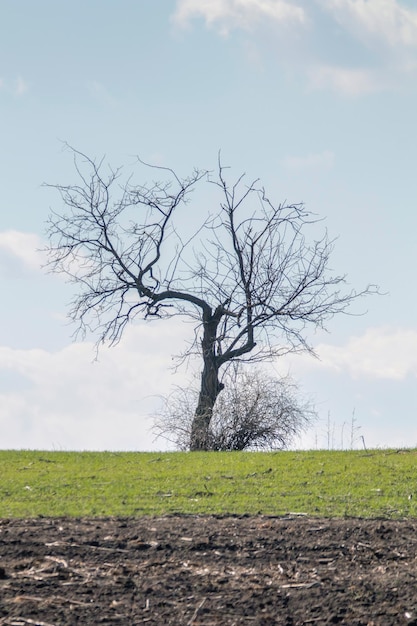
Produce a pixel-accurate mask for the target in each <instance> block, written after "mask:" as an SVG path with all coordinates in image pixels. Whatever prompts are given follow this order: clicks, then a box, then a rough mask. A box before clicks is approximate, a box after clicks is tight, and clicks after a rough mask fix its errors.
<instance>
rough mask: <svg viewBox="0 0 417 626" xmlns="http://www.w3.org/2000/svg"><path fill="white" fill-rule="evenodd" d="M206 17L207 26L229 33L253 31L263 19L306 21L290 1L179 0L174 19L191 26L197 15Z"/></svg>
mask: <svg viewBox="0 0 417 626" xmlns="http://www.w3.org/2000/svg"><path fill="white" fill-rule="evenodd" d="M198 17H202V18H203V19H204V20H205V22H206V24H207V26H209V27H211V26H215V27H216V28H217V29H218V30H219V31H220V33H221V34H223V35H227V34H228V33H229V31H230V30H232V29H234V28H243V29H245V30H250V29H251V28H252V27H253V25H254V24H255V23H256V22H258V21H259V20H261V19H267V20H273V21H275V22H277V23H283V22H298V23H303V22H305V20H306V14H305V11H304V9H302V8H301V7H300V6H297V5H294V3H293V2H288V1H286V0H179V1H178V2H177V8H176V11H175V13H174V16H173V20H174V22H175V23H177V24H178V25H180V26H188V25H189V23H190V21H191V20H192V19H194V18H198Z"/></svg>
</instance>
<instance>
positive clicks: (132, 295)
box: [48, 149, 373, 450]
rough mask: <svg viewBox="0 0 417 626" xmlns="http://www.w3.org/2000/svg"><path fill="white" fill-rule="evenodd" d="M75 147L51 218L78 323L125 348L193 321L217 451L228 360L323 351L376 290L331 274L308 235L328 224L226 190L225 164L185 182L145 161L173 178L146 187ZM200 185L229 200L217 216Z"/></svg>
mask: <svg viewBox="0 0 417 626" xmlns="http://www.w3.org/2000/svg"><path fill="white" fill-rule="evenodd" d="M71 150H72V153H73V157H74V164H75V169H76V173H77V176H78V182H77V183H76V184H72V185H59V184H56V185H49V186H51V187H53V188H54V189H55V190H57V191H58V192H59V194H60V196H61V200H62V203H63V209H62V210H59V211H52V212H51V215H50V218H49V222H48V234H49V241H50V244H49V247H48V252H49V268H50V269H51V270H52V271H55V272H64V273H65V274H67V275H68V276H69V277H70V279H71V280H72V281H73V282H75V283H76V285H77V287H78V288H79V292H78V295H77V296H76V297H75V299H74V301H73V303H72V307H71V310H70V317H71V318H72V320H74V321H75V322H77V324H78V327H77V328H78V331H79V332H81V333H85V332H86V331H92V332H95V333H96V334H97V335H98V344H99V343H100V342H105V341H109V342H110V344H116V343H117V342H118V341H119V339H120V338H121V336H122V333H123V331H124V329H125V328H126V325H127V324H128V323H129V322H130V321H131V320H133V319H134V318H136V317H142V318H146V319H151V318H167V317H172V316H173V315H182V316H187V317H188V318H189V319H191V320H192V321H193V323H194V337H193V341H192V342H191V343H190V345H189V346H188V348H187V350H186V354H190V353H191V352H198V353H199V354H200V356H201V360H202V372H201V387H200V392H199V397H198V401H197V406H196V410H195V414H194V420H193V424H192V430H191V436H190V449H191V450H200V449H206V448H207V447H208V445H209V441H208V436H209V430H210V422H211V419H212V414H213V407H214V405H215V402H216V400H217V397H218V396H219V393H220V392H221V391H222V389H223V383H222V382H221V381H220V378H219V372H220V371H221V369H222V368H223V367H224V366H225V365H226V364H228V363H230V362H233V361H236V360H248V359H250V360H252V361H256V360H258V361H259V360H263V359H270V358H271V357H274V356H279V355H282V354H285V353H287V352H297V351H305V350H307V351H310V352H313V348H312V346H311V344H310V343H309V341H308V340H307V332H306V331H307V328H308V327H313V328H314V327H324V326H325V324H326V322H327V321H328V320H329V319H330V318H332V317H333V316H334V315H335V314H336V313H341V312H345V311H346V310H347V309H348V307H349V305H351V304H352V302H353V301H355V300H356V299H357V298H358V297H359V296H361V295H365V294H368V293H370V292H372V291H373V287H370V286H368V287H366V288H365V289H364V290H362V291H359V292H357V291H354V290H347V291H344V288H345V285H346V282H345V277H344V276H339V275H332V273H331V271H330V269H329V259H330V255H331V252H332V249H333V242H332V241H331V240H329V238H328V236H327V233H326V232H323V233H322V234H321V235H320V236H319V238H317V239H314V238H313V239H312V241H311V242H309V241H308V240H307V239H306V234H307V231H308V230H309V229H310V230H311V231H312V232H316V231H317V228H318V221H317V219H316V218H315V217H314V216H313V215H312V214H311V213H310V212H308V211H307V210H306V209H305V207H304V205H303V204H287V203H286V202H285V203H282V204H280V203H278V204H276V203H274V202H272V201H271V200H270V199H269V198H268V196H267V195H266V193H265V190H264V188H263V187H262V186H261V185H260V184H259V181H258V180H254V181H251V182H249V183H248V184H247V183H246V177H245V176H244V175H241V176H239V177H238V178H237V179H236V180H235V181H234V182H228V179H227V176H226V174H227V171H226V169H227V168H225V167H223V165H222V163H221V161H220V158H219V161H218V167H217V170H216V174H215V175H214V176H213V175H212V174H211V173H209V172H206V171H200V170H194V171H193V172H192V174H191V175H190V176H189V177H187V178H180V177H179V176H178V175H177V174H176V173H175V172H174V171H173V170H172V169H169V168H163V167H154V166H149V165H147V164H145V163H143V162H142V161H140V160H139V159H138V161H137V164H138V166H142V167H145V169H146V168H148V169H149V171H150V172H152V173H153V174H154V175H155V176H163V177H164V178H165V181H164V182H161V181H160V180H154V181H153V182H151V183H144V184H143V185H137V184H134V182H133V178H132V177H131V176H130V177H127V178H125V179H123V170H121V169H117V170H113V169H111V168H107V167H105V165H104V162H103V160H101V161H96V160H95V159H91V158H89V157H88V156H86V155H84V154H82V153H80V152H78V151H77V150H73V149H71ZM202 185H209V187H208V190H209V197H210V202H212V199H211V198H212V193H211V192H213V191H216V192H218V193H219V195H220V198H219V201H218V209H216V211H214V212H210V211H208V210H207V209H206V208H201V205H200V207H199V206H194V207H192V206H191V205H190V204H189V200H190V195H191V192H192V191H194V190H196V192H198V190H199V189H200V187H201V186H202ZM203 206H204V205H203Z"/></svg>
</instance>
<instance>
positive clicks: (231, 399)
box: [154, 363, 317, 451]
mask: <svg viewBox="0 0 417 626" xmlns="http://www.w3.org/2000/svg"><path fill="white" fill-rule="evenodd" d="M222 383H223V384H224V391H223V392H222V393H221V394H220V395H219V397H218V398H217V401H216V403H215V405H214V408H213V414H212V418H211V422H210V426H209V432H208V437H207V442H208V443H207V449H210V450H216V451H230V450H283V449H285V448H288V447H289V446H290V445H291V443H293V441H294V439H295V438H296V437H297V436H298V435H300V434H301V433H302V432H303V431H304V430H306V429H307V428H308V426H310V425H311V423H312V422H313V420H315V419H316V417H317V414H316V412H315V410H314V408H313V407H312V405H311V403H310V402H309V401H307V400H305V399H302V397H301V394H300V391H299V388H298V386H297V385H296V383H295V382H294V381H293V380H292V379H291V378H290V377H289V376H285V377H283V378H277V377H274V376H272V375H268V374H267V373H265V372H263V371H262V370H260V369H259V368H257V369H253V368H250V369H249V368H248V369H244V370H243V369H242V367H241V366H240V364H238V363H234V364H233V366H232V367H229V368H228V369H227V370H226V372H225V374H224V375H223V376H222ZM198 396H199V389H198V386H193V385H191V386H188V387H187V388H184V387H178V388H176V389H175V390H174V391H173V392H171V394H170V395H169V396H167V397H166V398H164V401H163V405H162V409H161V410H160V411H158V413H157V415H156V417H155V424H154V432H155V433H156V435H157V436H158V437H163V438H164V439H166V440H168V441H170V442H171V443H173V444H174V445H175V447H176V448H178V449H179V450H188V449H189V447H190V441H191V433H192V427H193V421H194V413H195V407H196V404H197V401H198Z"/></svg>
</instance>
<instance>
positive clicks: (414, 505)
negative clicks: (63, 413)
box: [0, 449, 417, 518]
mask: <svg viewBox="0 0 417 626" xmlns="http://www.w3.org/2000/svg"><path fill="white" fill-rule="evenodd" d="M290 512H291V513H300V514H307V515H314V516H326V517H344V516H355V517H388V518H401V517H417V450H415V449H407V450H369V451H306V452H275V453H253V452H248V453H246V452H237V453H233V452H227V453H220V452H211V453H199V452H197V453H180V452H176V453H143V452H142V453H134V452H131V453H129V452H126V453H113V452H41V451H0V517H2V518H5V517H34V516H40V515H42V516H62V515H70V516H109V515H117V516H138V515H164V514H170V513H181V514H196V513H200V514H220V515H221V514H244V513H247V514H259V513H262V514H267V515H283V514H286V513H290Z"/></svg>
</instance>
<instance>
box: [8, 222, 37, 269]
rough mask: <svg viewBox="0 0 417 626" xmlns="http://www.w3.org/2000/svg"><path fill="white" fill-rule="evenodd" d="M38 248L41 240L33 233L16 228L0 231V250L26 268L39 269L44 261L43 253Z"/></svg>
mask: <svg viewBox="0 0 417 626" xmlns="http://www.w3.org/2000/svg"><path fill="white" fill-rule="evenodd" d="M40 248H42V240H41V238H40V237H39V236H38V235H36V234H34V233H23V232H21V231H18V230H6V231H2V232H0V251H3V253H6V254H7V255H9V256H12V257H15V258H16V259H18V260H19V261H20V262H21V263H23V265H24V266H25V267H26V268H28V269H32V270H33V269H35V270H36V269H39V268H40V266H41V265H42V264H43V263H44V254H43V253H42V252H40ZM0 264H1V258H0Z"/></svg>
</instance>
